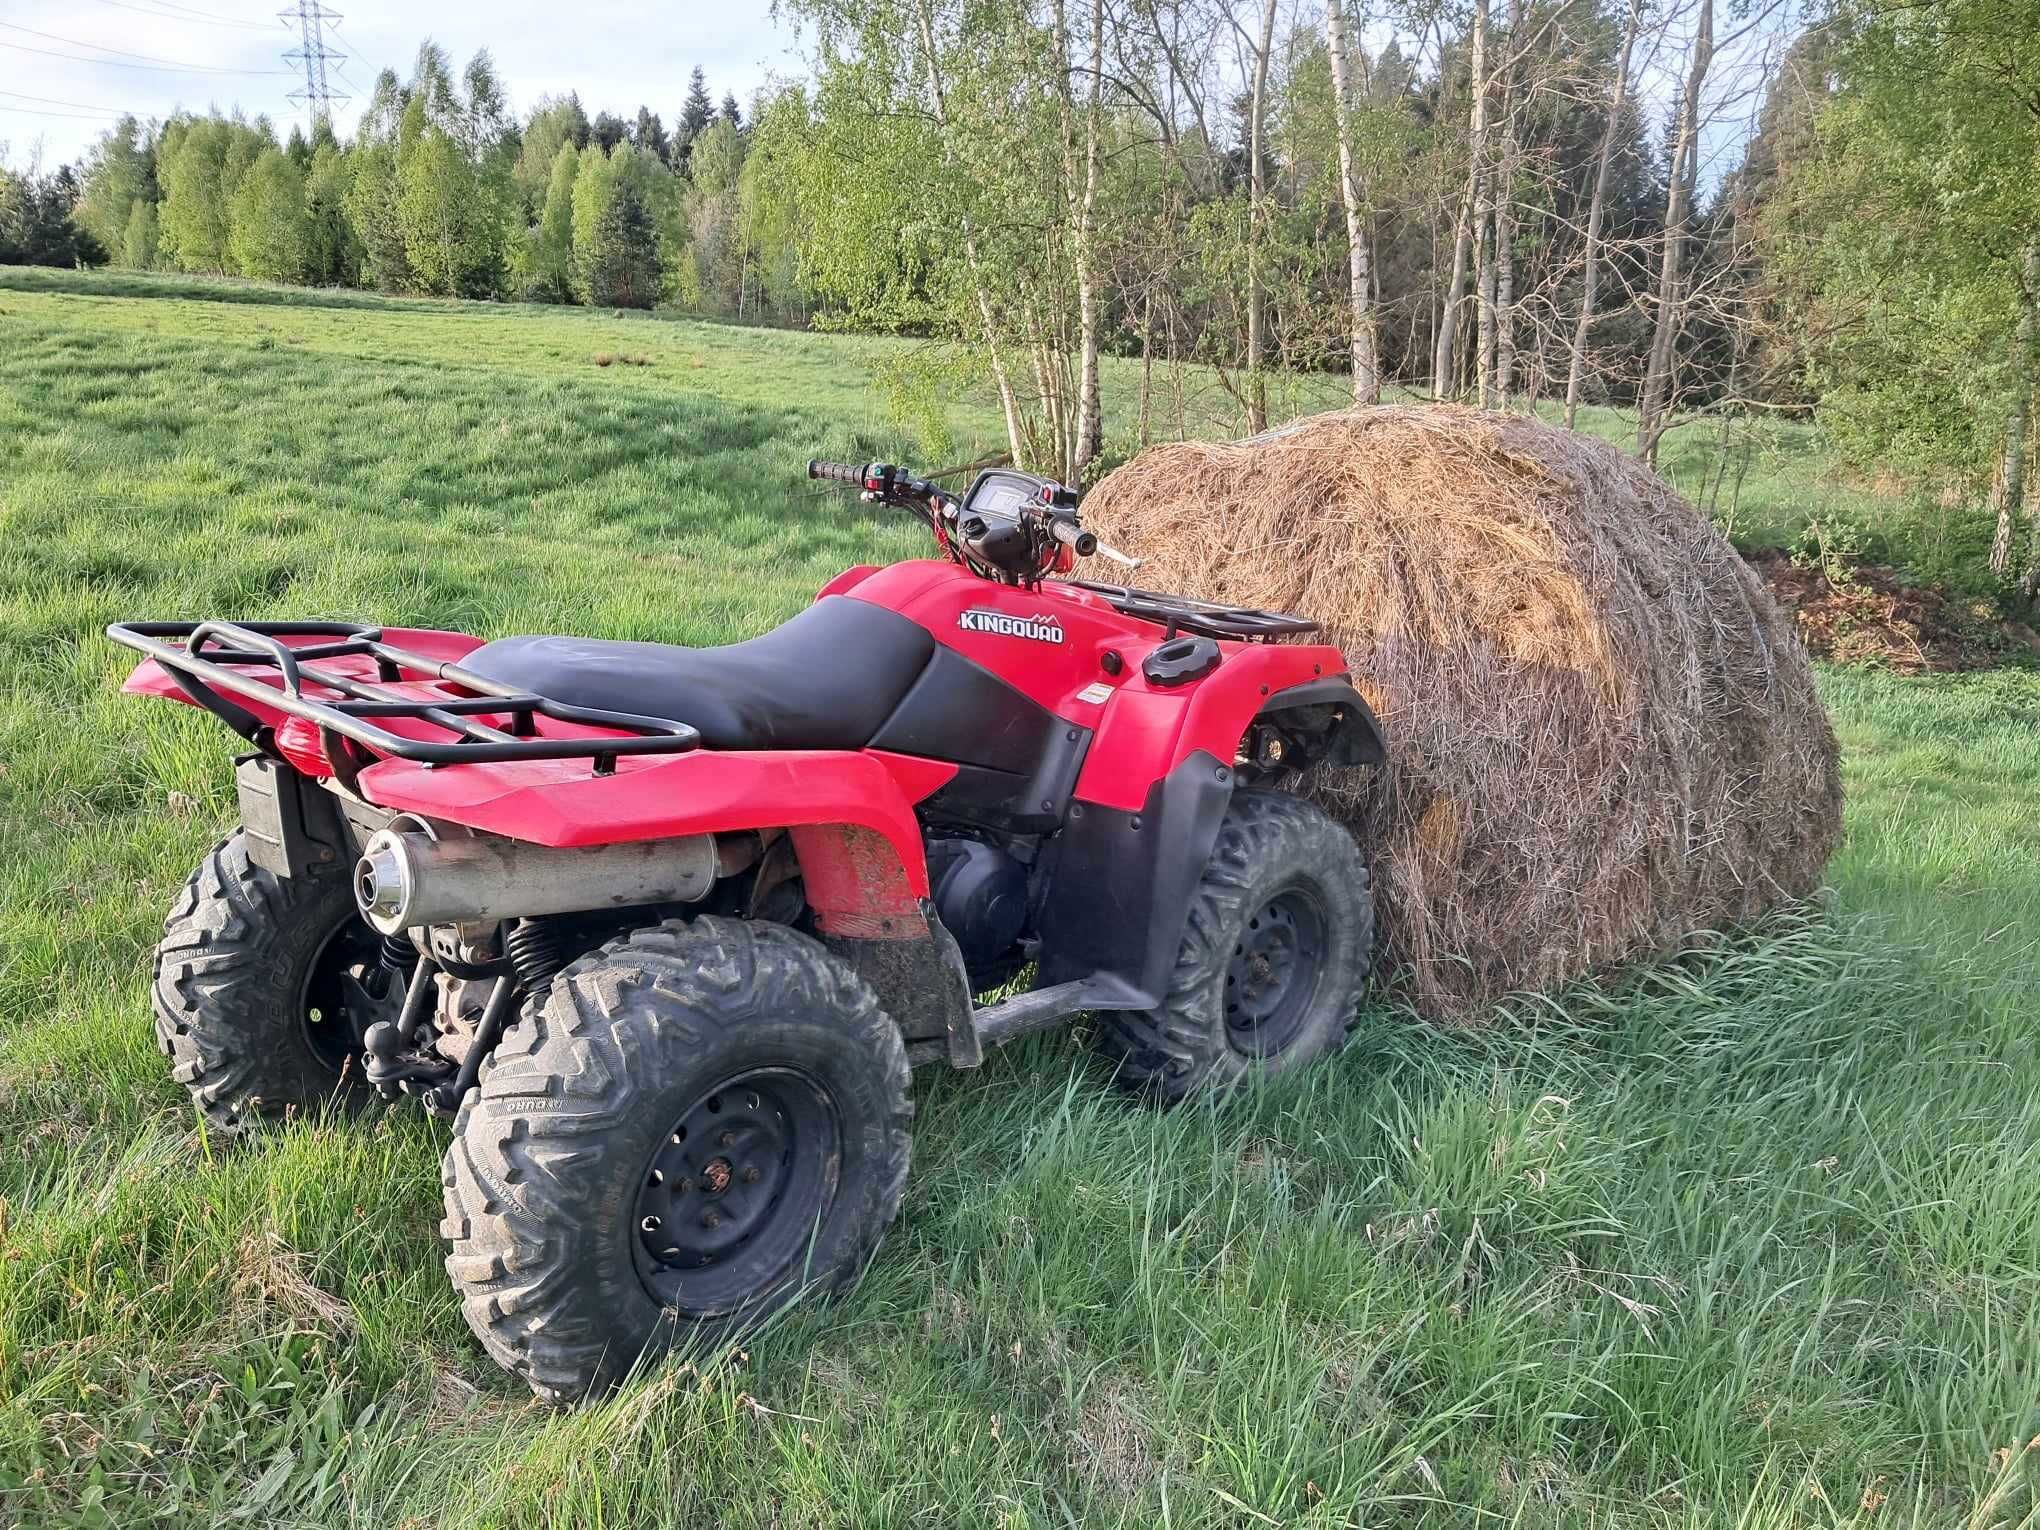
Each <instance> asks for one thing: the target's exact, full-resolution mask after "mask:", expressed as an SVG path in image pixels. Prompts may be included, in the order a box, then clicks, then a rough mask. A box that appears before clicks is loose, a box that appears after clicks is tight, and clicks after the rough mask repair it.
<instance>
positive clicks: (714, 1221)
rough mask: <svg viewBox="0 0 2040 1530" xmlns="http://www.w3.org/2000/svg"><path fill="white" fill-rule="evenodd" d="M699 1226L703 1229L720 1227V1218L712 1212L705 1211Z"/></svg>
mask: <svg viewBox="0 0 2040 1530" xmlns="http://www.w3.org/2000/svg"><path fill="white" fill-rule="evenodd" d="M701 1225H702V1226H703V1227H720V1226H722V1218H721V1217H720V1216H719V1215H717V1214H716V1213H715V1212H713V1211H706V1212H703V1213H702V1216H701Z"/></svg>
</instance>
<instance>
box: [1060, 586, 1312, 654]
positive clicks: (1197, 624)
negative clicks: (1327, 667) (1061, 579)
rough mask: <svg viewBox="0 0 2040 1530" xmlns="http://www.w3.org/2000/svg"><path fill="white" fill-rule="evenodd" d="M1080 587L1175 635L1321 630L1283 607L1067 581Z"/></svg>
mask: <svg viewBox="0 0 2040 1530" xmlns="http://www.w3.org/2000/svg"><path fill="white" fill-rule="evenodd" d="M1067 582H1068V583H1070V584H1073V585H1075V586H1076V587H1077V588H1078V589H1080V590H1089V591H1090V592H1091V593H1092V594H1093V595H1102V596H1104V597H1105V599H1106V600H1107V601H1109V602H1110V603H1111V604H1112V607H1113V609H1114V610H1116V611H1118V612H1120V613H1121V614H1122V615H1125V616H1132V617H1137V618H1138V619H1140V620H1141V621H1146V622H1160V623H1161V624H1162V625H1163V626H1164V627H1165V628H1167V629H1168V635H1169V636H1170V637H1174V636H1175V635H1176V634H1177V633H1178V632H1194V633H1196V634H1198V635H1199V636H1200V637H1213V638H1237V639H1241V640H1243V641H1246V642H1255V641H1261V642H1266V641H1269V640H1272V639H1274V638H1279V637H1302V636H1303V635H1304V634H1306V633H1311V632H1315V631H1317V630H1318V624H1317V623H1316V622H1314V621H1312V620H1311V619H1310V618H1309V617H1307V616H1291V615H1289V614H1288V613H1287V612H1283V611H1261V610H1257V609H1255V608H1254V607H1253V606H1228V605H1221V604H1219V603H1218V602H1216V601H1210V600H1193V599H1191V598H1190V597H1189V596H1188V595H1162V594H1158V593H1156V592H1155V591H1153V590H1136V589H1134V588H1133V587H1132V586H1130V585H1124V584H1104V583H1100V582H1095V581H1093V580H1089V579H1071V580H1069V581H1067Z"/></svg>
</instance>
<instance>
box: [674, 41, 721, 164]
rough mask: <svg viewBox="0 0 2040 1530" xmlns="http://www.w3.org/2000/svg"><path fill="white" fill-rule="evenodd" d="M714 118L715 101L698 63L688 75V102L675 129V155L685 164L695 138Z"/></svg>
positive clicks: (681, 110)
mask: <svg viewBox="0 0 2040 1530" xmlns="http://www.w3.org/2000/svg"><path fill="white" fill-rule="evenodd" d="M714 120H715V103H714V102H712V101H711V100H710V99H709V95H708V80H707V79H706V78H705V77H704V76H703V74H702V72H701V66H700V65H699V64H696V65H695V66H694V72H693V73H692V74H690V75H688V77H687V104H686V105H685V106H683V107H682V108H681V109H680V121H679V123H678V124H677V125H676V126H675V127H674V129H673V157H674V158H675V159H677V160H679V161H680V162H681V163H683V164H684V163H685V162H686V159H687V151H688V149H689V148H691V147H692V146H693V144H694V140H695V139H697V138H699V137H700V136H701V132H702V129H703V128H705V127H707V126H708V125H709V123H710V122H712V121H714Z"/></svg>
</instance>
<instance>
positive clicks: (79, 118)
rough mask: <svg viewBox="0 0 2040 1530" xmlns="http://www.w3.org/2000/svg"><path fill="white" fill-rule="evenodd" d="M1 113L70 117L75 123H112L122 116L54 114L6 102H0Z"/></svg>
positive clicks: (112, 114) (102, 113)
mask: <svg viewBox="0 0 2040 1530" xmlns="http://www.w3.org/2000/svg"><path fill="white" fill-rule="evenodd" d="M0 112H13V113H15V114H16V115H18V116H28V117H68V118H70V119H71V120H72V121H74V122H112V121H115V120H117V119H118V118H119V117H120V116H121V113H118V112H114V113H111V114H109V113H106V112H53V111H49V110H47V109H46V108H43V107H38V106H9V105H8V104H7V103H6V102H5V101H0Z"/></svg>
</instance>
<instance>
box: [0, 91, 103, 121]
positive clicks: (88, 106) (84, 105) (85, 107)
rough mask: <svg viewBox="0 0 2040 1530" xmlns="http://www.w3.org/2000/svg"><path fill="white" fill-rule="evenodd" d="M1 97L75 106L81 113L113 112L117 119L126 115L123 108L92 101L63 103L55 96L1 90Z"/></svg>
mask: <svg viewBox="0 0 2040 1530" xmlns="http://www.w3.org/2000/svg"><path fill="white" fill-rule="evenodd" d="M0 96H11V97H13V98H14V99H15V100H16V101H38V102H40V103H41V104H42V105H44V106H73V107H76V108H77V109H78V110H79V111H81V112H112V113H113V115H114V116H116V117H120V116H125V115H126V112H125V110H124V109H123V108H118V107H112V106H94V105H93V104H92V103H91V102H90V101H62V100H59V99H58V98H57V97H55V96H30V95H24V94H22V93H21V92H20V91H18V90H0Z"/></svg>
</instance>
